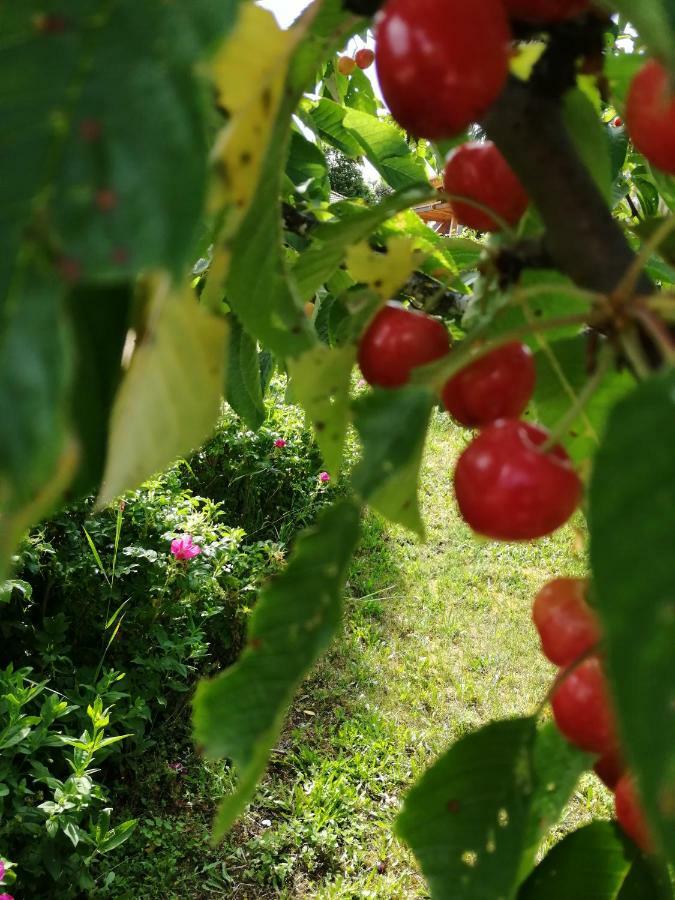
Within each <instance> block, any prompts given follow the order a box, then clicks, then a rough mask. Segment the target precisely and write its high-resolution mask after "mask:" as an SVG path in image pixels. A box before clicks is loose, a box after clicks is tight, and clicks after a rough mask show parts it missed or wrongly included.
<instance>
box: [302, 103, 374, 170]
mask: <svg viewBox="0 0 675 900" xmlns="http://www.w3.org/2000/svg"><path fill="white" fill-rule="evenodd" d="M299 114H300V116H301V118H302V121H303V122H304V123H305V125H307V127H308V128H311V129H312V130H313V131H314V132H316V134H317V135H318V137H320V138H322V139H323V140H324V141H326V142H327V143H329V144H330V145H331V146H332V147H335V149H336V150H339V151H340V152H341V153H344V154H345V156H348V157H349V158H350V159H355V158H356V157H358V156H362V155H363V148H362V147H361V144H359V142H358V141H357V140H356V138H355V137H354V135H353V134H352V133H351V132H350V131H348V130H347V129H346V128H345V126H344V124H343V122H344V117H345V115H346V114H347V110H346V109H345V108H344V107H343V106H340V105H339V104H338V103H334V102H333V101H332V100H325V99H324V100H319V102H318V103H317V104H316V106H314V107H309V108H307V107H306V106H304V105H303V106H301V107H300V109H299Z"/></svg>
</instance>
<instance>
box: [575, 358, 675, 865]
mask: <svg viewBox="0 0 675 900" xmlns="http://www.w3.org/2000/svg"><path fill="white" fill-rule="evenodd" d="M673 446H675V372H673V371H669V372H667V373H665V374H663V375H659V376H655V377H654V378H652V379H650V380H649V381H645V382H643V383H642V384H640V386H639V387H638V388H637V389H636V390H634V391H633V392H632V393H631V394H630V395H629V396H628V397H626V398H625V399H623V400H622V401H621V402H620V403H618V404H617V405H616V407H615V408H614V410H613V411H612V414H611V415H610V417H609V421H608V423H607V427H606V429H605V437H604V441H603V443H602V445H601V447H600V449H599V450H598V453H597V455H596V458H595V465H594V469H593V478H592V481H591V487H590V512H589V525H590V532H591V545H590V557H591V567H592V572H593V583H594V588H595V596H596V600H597V609H598V612H599V613H600V617H601V619H602V623H603V633H604V636H605V651H606V662H607V670H608V675H609V679H610V684H611V687H612V691H613V694H614V697H615V700H616V712H617V716H618V720H619V725H620V731H621V734H622V738H623V744H622V746H623V747H624V749H625V752H626V755H627V757H628V760H629V762H630V764H631V766H632V768H633V769H634V771H635V773H636V775H637V777H638V780H639V783H640V786H641V789H642V795H643V801H644V806H645V810H646V813H647V816H648V819H649V821H650V823H651V825H652V828H653V831H654V832H655V834H656V836H657V837H658V839H659V843H660V844H662V845H663V848H664V850H665V851H666V854H667V857H668V858H670V859H671V860H672V859H673V858H674V857H675V805H674V804H673V802H672V798H673V797H675V716H674V715H673V698H674V697H675V666H674V665H673V648H674V647H675V605H674V602H673V584H675V555H674V554H673V531H674V527H675V512H674V511H675V455H674V454H673Z"/></svg>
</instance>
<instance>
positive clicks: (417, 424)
mask: <svg viewBox="0 0 675 900" xmlns="http://www.w3.org/2000/svg"><path fill="white" fill-rule="evenodd" d="M433 404H434V395H433V394H432V393H431V391H429V390H427V389H426V388H419V387H405V388H401V389H400V390H395V391H386V390H375V391H373V392H372V393H368V394H366V395H364V396H363V397H361V398H359V399H358V400H356V401H355V402H354V424H355V426H356V429H357V431H358V433H359V437H360V438H361V443H362V445H363V458H362V459H361V461H360V462H359V463H358V465H357V466H356V468H355V469H354V472H353V473H352V485H353V487H354V490H355V491H356V493H357V494H358V495H359V496H361V497H362V498H363V499H364V500H366V501H367V502H368V504H369V505H370V506H372V508H373V509H376V510H377V511H378V512H380V513H382V515H384V516H386V517H387V518H388V519H390V520H391V521H392V522H398V523H399V524H401V525H404V526H405V527H406V528H410V530H411V531H414V532H416V533H417V534H419V535H423V533H424V525H423V523H422V518H421V515H420V510H419V504H418V499H417V491H418V483H419V473H420V465H421V462H422V453H423V451H424V442H425V439H426V435H427V427H428V424H429V416H430V415H431V410H432V407H433Z"/></svg>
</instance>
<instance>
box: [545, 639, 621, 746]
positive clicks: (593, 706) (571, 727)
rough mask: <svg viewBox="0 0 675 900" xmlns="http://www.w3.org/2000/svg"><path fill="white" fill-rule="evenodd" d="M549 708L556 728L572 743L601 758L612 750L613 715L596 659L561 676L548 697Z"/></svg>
mask: <svg viewBox="0 0 675 900" xmlns="http://www.w3.org/2000/svg"><path fill="white" fill-rule="evenodd" d="M551 708H552V709H553V717H554V719H555V723H556V725H557V726H558V729H559V730H560V731H561V732H562V734H564V735H565V737H566V738H567V739H568V741H570V742H571V743H572V744H575V745H576V746H577V747H581V749H582V750H588V751H589V752H591V753H601V754H603V755H604V754H606V753H611V752H615V751H616V748H617V746H618V740H617V736H616V727H615V724H614V713H613V712H612V708H611V701H610V697H609V692H608V690H607V685H606V683H605V676H604V674H603V672H602V666H601V664H600V660H599V659H598V657H597V656H589V658H588V659H585V660H584V661H583V662H582V663H579V665H578V666H576V667H575V668H574V669H572V671H571V672H569V673H568V674H567V675H566V676H565V678H564V680H563V681H562V682H561V683H560V684H559V685H558V687H557V688H556V689H555V691H554V692H553V695H552V696H551Z"/></svg>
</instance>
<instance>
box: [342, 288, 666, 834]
mask: <svg viewBox="0 0 675 900" xmlns="http://www.w3.org/2000/svg"><path fill="white" fill-rule="evenodd" d="M449 352H450V339H449V337H448V332H447V330H446V328H445V326H444V325H443V324H442V323H441V322H440V321H439V320H437V319H434V318H432V317H431V316H427V315H425V314H423V313H420V312H416V311H413V310H408V309H406V308H405V307H403V306H402V305H400V304H397V303H388V304H387V305H386V306H384V307H383V308H382V309H381V310H380V311H379V312H378V313H377V315H376V316H375V318H374V319H373V321H372V322H371V324H370V326H369V327H368V329H367V330H366V332H365V334H364V335H363V337H362V339H361V342H360V344H359V352H358V361H359V365H360V368H361V372H362V373H363V377H364V378H365V380H366V381H367V382H368V383H369V384H370V385H373V386H378V387H383V388H396V387H401V386H402V385H404V384H406V383H408V382H409V380H410V376H411V373H412V370H413V369H414V368H415V367H417V366H419V365H422V364H424V363H430V362H433V361H434V360H437V359H440V358H443V357H444V356H445V355H446V354H448V353H449ZM535 375H536V373H535V365H534V360H533V357H532V353H531V351H530V350H529V348H528V347H527V346H525V345H524V344H521V343H519V342H517V341H511V342H508V343H504V344H502V345H500V346H498V347H496V348H495V349H493V350H490V351H489V352H487V353H484V354H483V355H482V356H480V357H479V358H478V359H476V360H475V361H473V362H471V363H469V365H467V366H466V367H464V368H463V369H461V370H460V371H459V372H458V373H457V374H456V375H454V376H453V377H452V378H450V379H449V380H448V381H447V383H446V384H445V385H444V387H443V389H442V391H441V398H442V401H443V404H444V406H445V407H446V409H447V410H448V411H449V412H450V413H451V415H452V416H453V418H454V419H455V420H456V421H457V422H459V423H461V424H462V425H465V426H468V427H472V428H476V427H477V428H479V429H481V430H480V431H479V433H478V435H477V437H475V438H474V439H473V441H472V442H471V443H470V444H469V446H468V447H467V448H466V450H464V452H463V453H462V455H461V456H460V458H459V461H458V463H457V468H456V470H455V493H456V496H457V502H458V506H459V509H460V512H461V514H462V516H463V518H464V519H465V521H466V522H467V523H468V524H469V525H470V526H471V527H472V528H473V529H474V531H476V532H478V533H479V534H482V535H485V536H486V537H491V538H498V539H502V540H527V539H532V538H536V537H541V536H543V535H545V534H549V533H550V532H551V531H553V530H555V529H556V528H558V527H559V526H560V525H562V524H563V523H564V522H565V521H566V520H567V519H568V518H569V516H570V515H571V514H572V512H573V511H574V510H575V508H576V506H577V504H578V503H579V500H580V498H581V493H582V487H581V482H580V480H579V478H578V476H577V474H576V472H575V471H574V469H573V468H572V465H571V462H570V460H569V457H568V455H567V453H566V452H565V450H564V449H563V448H562V447H561V446H559V445H554V446H552V447H551V448H550V449H548V450H546V451H544V450H543V449H542V444H544V443H547V441H548V437H549V435H548V432H547V431H546V430H545V429H543V428H540V427H539V426H537V425H533V424H531V423H529V422H524V421H522V420H520V419H519V418H518V416H520V414H521V413H522V412H523V411H524V409H525V407H526V406H527V404H528V402H529V400H530V398H531V396H532V392H533V389H534V385H535ZM585 593H586V582H585V581H584V580H582V579H576V578H557V579H555V580H553V581H551V582H550V583H549V584H547V585H545V586H544V588H542V590H541V591H540V592H539V594H538V595H537V597H536V599H535V602H534V608H533V619H534V623H535V625H536V627H537V630H538V631H539V635H540V637H541V642H542V648H543V651H544V654H545V656H546V657H547V658H548V659H549V660H550V661H551V662H553V663H555V664H556V665H557V666H560V667H561V670H562V671H561V675H560V677H559V680H558V682H557V683H556V686H555V687H554V690H553V692H552V694H551V706H552V709H553V715H554V718H555V721H556V724H557V726H558V728H559V730H560V731H561V732H562V734H563V735H565V737H566V738H567V739H568V740H569V741H571V742H572V743H573V744H575V745H577V746H578V747H580V748H582V749H583V750H586V751H588V752H591V753H596V754H598V755H599V757H600V759H599V761H598V762H597V763H596V765H595V771H596V773H597V774H598V776H599V777H600V778H601V779H602V780H603V781H604V782H605V784H606V785H607V786H608V787H609V788H610V789H611V790H613V791H614V796H615V805H616V815H617V819H618V821H619V822H620V824H621V825H622V827H623V828H624V830H625V831H626V833H627V834H628V835H630V837H631V838H632V839H633V840H634V841H635V842H636V843H637V844H638V845H639V846H640V847H641V848H642V849H643V850H645V851H650V850H651V848H652V846H653V845H652V841H651V838H650V835H649V832H648V827H647V825H646V822H645V819H644V815H643V813H642V811H641V808H640V802H639V799H638V796H637V792H636V787H635V782H634V780H633V778H632V777H631V775H630V774H628V773H626V772H625V770H624V765H623V762H622V760H621V754H620V750H619V743H618V739H617V730H616V726H615V723H614V716H613V713H612V709H611V701H610V699H609V693H608V690H607V687H606V684H605V679H604V675H603V671H602V665H601V660H600V655H599V652H598V645H599V641H600V637H601V635H600V626H599V623H598V620H597V618H596V616H595V613H594V612H593V610H592V609H591V607H590V606H589V605H588V603H587V602H586V598H585Z"/></svg>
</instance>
